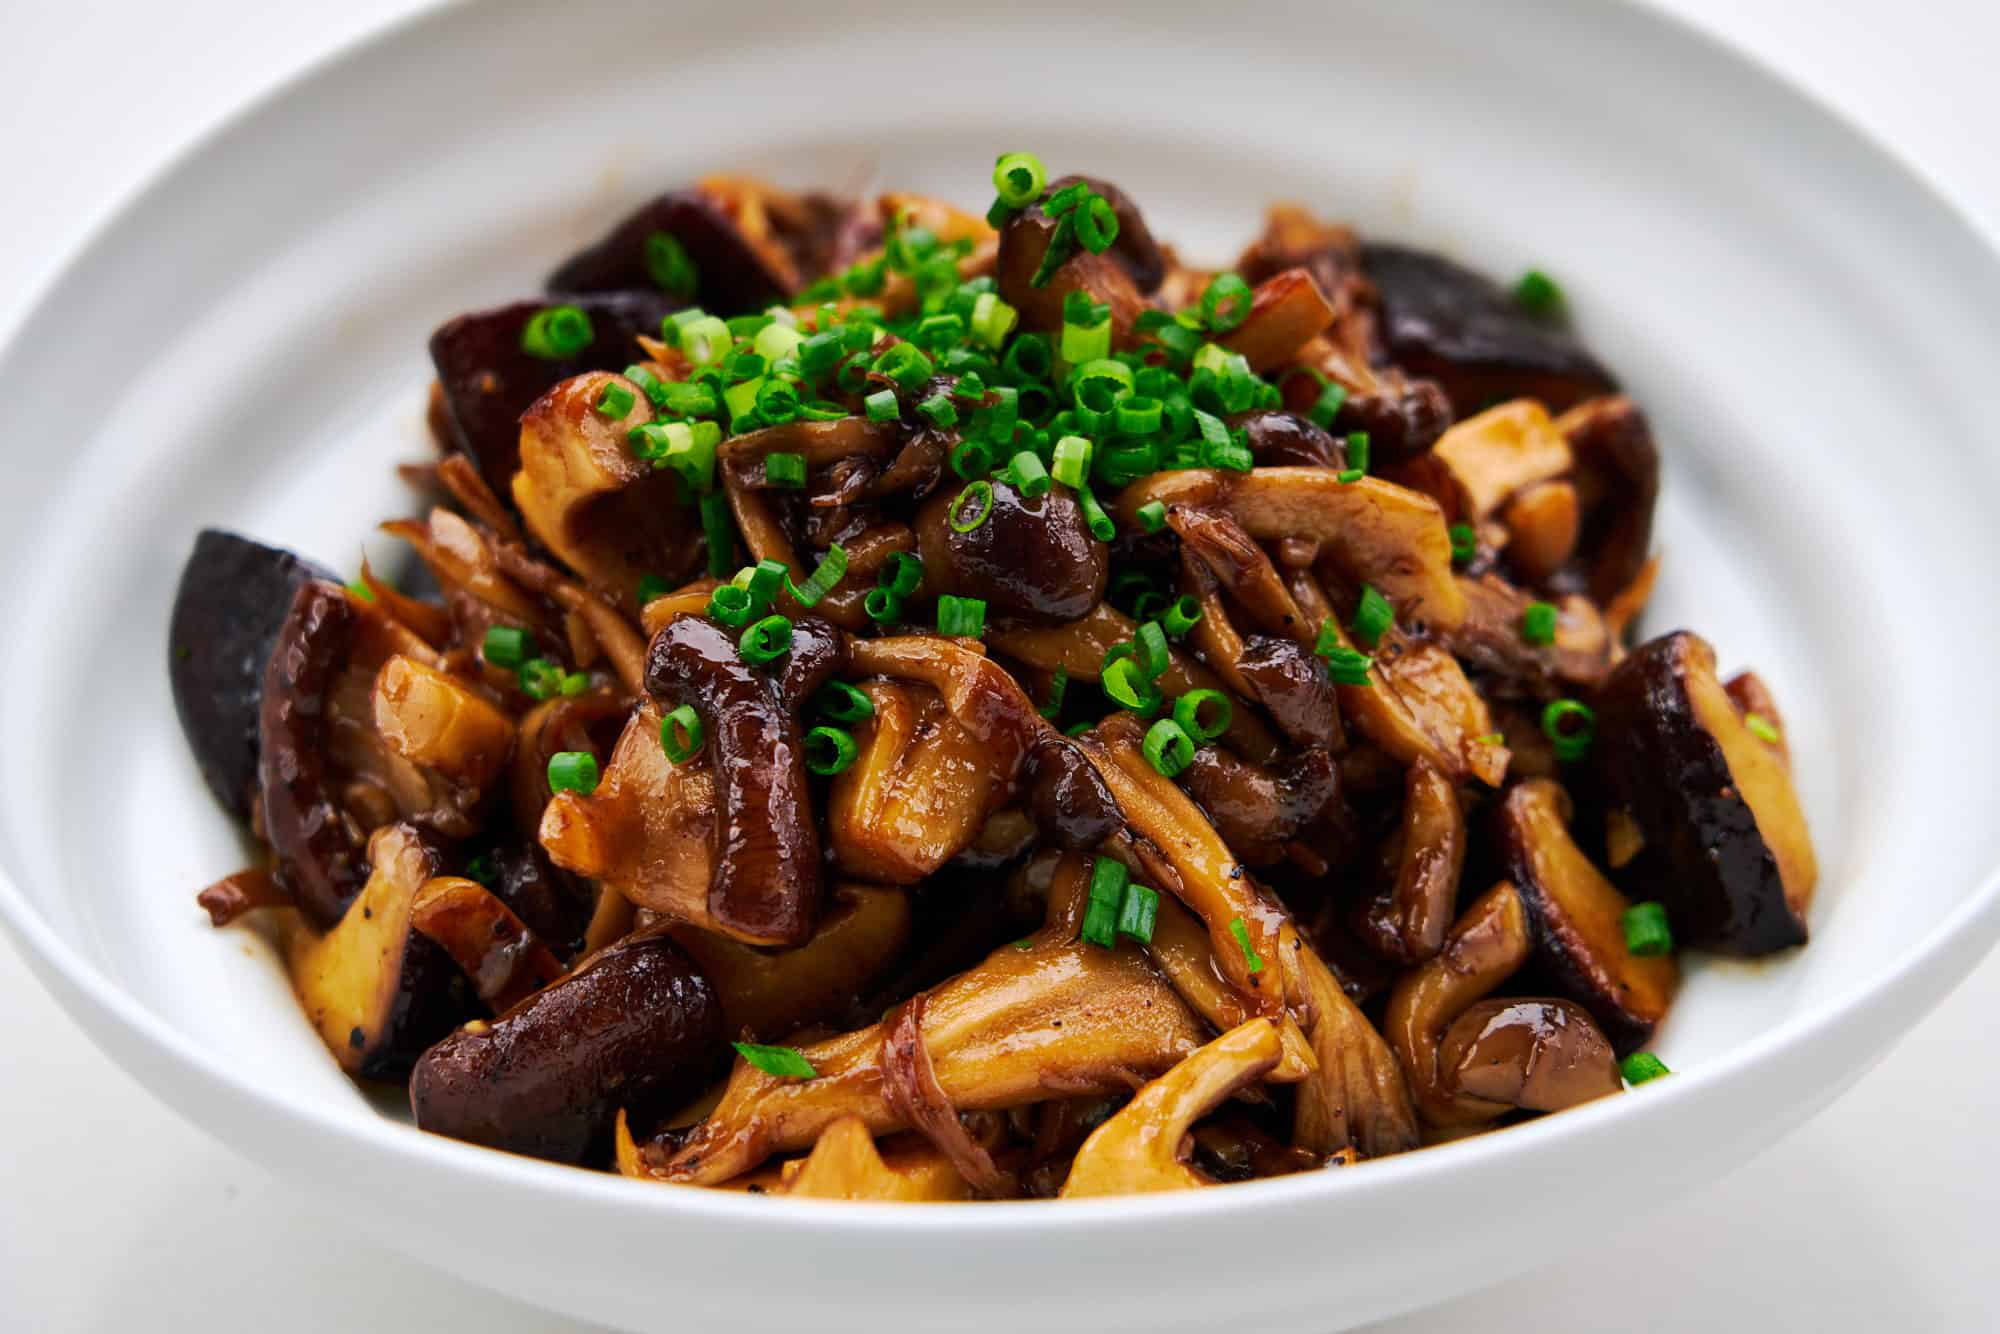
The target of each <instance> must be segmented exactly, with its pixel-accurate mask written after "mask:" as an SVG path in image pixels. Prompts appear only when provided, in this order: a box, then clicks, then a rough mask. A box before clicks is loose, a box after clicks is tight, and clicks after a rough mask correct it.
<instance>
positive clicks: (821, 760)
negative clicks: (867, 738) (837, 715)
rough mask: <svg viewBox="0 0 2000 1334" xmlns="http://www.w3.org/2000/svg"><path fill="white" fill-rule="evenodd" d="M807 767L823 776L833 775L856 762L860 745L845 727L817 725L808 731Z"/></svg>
mask: <svg viewBox="0 0 2000 1334" xmlns="http://www.w3.org/2000/svg"><path fill="white" fill-rule="evenodd" d="M805 749H806V768H808V769H810V770H812V771H813V772H814V773H816V774H818V775H820V777H822V778H827V777H831V776H832V775H834V774H837V773H839V772H840V771H841V770H843V769H845V768H846V767H847V766H848V765H850V764H852V763H854V757H855V755H856V754H858V753H859V747H857V746H856V745H855V744H854V738H853V736H852V735H850V734H849V733H848V731H847V729H846V728H843V727H815V728H813V729H812V730H811V731H810V732H807V733H806V742H805Z"/></svg>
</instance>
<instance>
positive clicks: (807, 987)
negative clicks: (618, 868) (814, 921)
mask: <svg viewBox="0 0 2000 1334" xmlns="http://www.w3.org/2000/svg"><path fill="white" fill-rule="evenodd" d="M910 924H911V914H910V900H909V896H908V895H907V894H905V893H904V892H903V891H902V890H900V889H888V888H884V887H883V886H880V885H863V884H855V883H848V882H842V883H837V884H835V885H834V886H833V888H832V890H831V892H830V893H829V894H828V896H827V905H826V910H825V911H824V912H823V913H821V915H820V920H819V926H818V928H817V929H816V930H814V932H813V936H812V939H811V940H809V941H807V942H806V943H805V944H803V945H801V946H799V947H798V948H797V949H791V950H761V949H755V948H752V947H751V946H748V945H743V944H739V943H738V942H736V941H733V940H730V939H728V938H727V937H724V936H719V935H716V934H715V933H714V932H712V931H705V930H703V929H702V928H701V927H699V926H696V925H693V924H691V923H676V924H674V925H673V926H671V927H669V928H667V931H668V934H669V935H671V936H672V937H673V938H674V939H675V941H677V942H678V943H679V944H680V947H681V948H682V949H684V950H686V951H687V953H688V955H689V956H690V957H691V958H692V959H693V960H694V961H695V963H696V965H697V966H698V967H699V968H700V969H701V971H702V973H703V975H704V976H706V977H707V978H708V980H709V984H710V985H711V986H712V987H713V988H714V989H715V994H716V999H717V1001H718V1003H719V1004H720V1005H721V1007H722V1024H723V1032H725V1033H727V1034H728V1035H729V1036H730V1037H732V1038H736V1037H747V1038H749V1039H750V1040H752V1041H757V1042H770V1041H775V1040H777V1039H780V1038H783V1037H784V1036H785V1035H786V1034H788V1033H793V1032H796V1031H798V1030H799V1029H801V1028H805V1027H807V1026H809V1025H812V1024H820V1023H828V1022H831V1021H833V1020H834V1019H836V1018H838V1017H840V1016H842V1015H844V1014H846V1013H848V1012H849V1011H850V1010H852V1009H853V1008H854V1006H855V1004H856V1002H857V1000H858V998H859V997H860V996H861V995H862V993H863V992H864V991H865V990H866V989H867V987H868V986H869V984H870V983H872V982H874V981H875V979H876V978H877V977H878V976H880V975H881V973H882V972H883V970H884V969H885V968H887V967H888V965H889V964H890V963H891V962H893V961H894V960H895V959H896V958H897V956H898V955H900V954H901V953H902V951H903V947H904V946H905V945H907V944H908V943H909V940H910Z"/></svg>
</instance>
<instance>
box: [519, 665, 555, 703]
mask: <svg viewBox="0 0 2000 1334" xmlns="http://www.w3.org/2000/svg"><path fill="white" fill-rule="evenodd" d="M518 676H519V678H520V683H521V693H523V694H525V695H526V696H527V697H528V698H529V699H547V698H548V697H549V696H550V695H553V694H555V693H556V692H557V691H558V690H560V689H562V679H563V670H562V668H560V667H558V666H556V665H555V664H554V663H552V662H550V661H549V660H548V659H547V658H530V659H528V660H527V661H526V662H524V663H522V664H521V670H520V672H519V673H518Z"/></svg>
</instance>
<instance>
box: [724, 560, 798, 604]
mask: <svg viewBox="0 0 2000 1334" xmlns="http://www.w3.org/2000/svg"><path fill="white" fill-rule="evenodd" d="M791 577H792V572H791V570H790V569H788V568H786V565H785V563H784V562H783V561H781V560H760V561H758V562H757V563H756V564H755V565H753V566H751V567H750V568H749V569H747V570H738V571H737V572H736V579H737V582H738V583H741V584H742V585H743V586H744V587H745V588H747V589H749V590H750V595H751V596H752V597H754V598H756V599H757V600H758V601H759V602H762V603H764V604H766V605H769V604H770V603H772V602H775V601H777V600H778V590H779V589H781V588H783V587H784V586H785V585H786V584H787V583H788V582H790V580H791Z"/></svg>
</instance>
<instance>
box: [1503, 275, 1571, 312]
mask: <svg viewBox="0 0 2000 1334" xmlns="http://www.w3.org/2000/svg"><path fill="white" fill-rule="evenodd" d="M1562 299H1563V294H1562V288H1560V287H1558V286H1556V281H1555V279H1553V278H1551V277H1549V275H1548V274H1546V273H1543V272H1542V271H1541V270H1540V269H1529V270H1528V271H1527V272H1526V273H1524V274H1522V275H1521V278H1520V281H1519V282H1516V283H1515V284H1514V302H1515V304H1516V305H1518V306H1520V307H1521V309H1522V310H1525V311H1527V312H1528V313H1529V314H1531V315H1546V314H1548V313H1549V312H1550V311H1552V310H1554V309H1555V308H1556V307H1557V306H1560V305H1561V304H1562Z"/></svg>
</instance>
